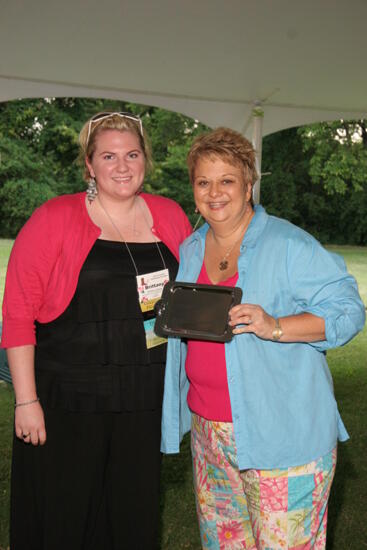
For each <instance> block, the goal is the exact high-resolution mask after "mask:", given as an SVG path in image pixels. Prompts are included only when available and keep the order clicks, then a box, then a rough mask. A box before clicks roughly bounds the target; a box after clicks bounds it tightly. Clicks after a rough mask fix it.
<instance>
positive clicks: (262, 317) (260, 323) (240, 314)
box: [229, 304, 275, 340]
mask: <svg viewBox="0 0 367 550" xmlns="http://www.w3.org/2000/svg"><path fill="white" fill-rule="evenodd" d="M229 319H230V321H229V324H230V326H231V327H236V328H234V329H233V334H241V333H243V332H252V333H253V334H256V336H258V337H259V338H263V339H264V340H272V339H273V330H274V328H275V319H274V317H272V316H271V315H268V314H267V313H266V311H264V310H263V308H262V307H261V306H257V305H253V304H239V305H238V306H234V307H233V308H232V309H231V310H230V312H229ZM237 325H243V326H241V327H239V326H237Z"/></svg>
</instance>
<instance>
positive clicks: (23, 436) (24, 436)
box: [22, 434, 31, 439]
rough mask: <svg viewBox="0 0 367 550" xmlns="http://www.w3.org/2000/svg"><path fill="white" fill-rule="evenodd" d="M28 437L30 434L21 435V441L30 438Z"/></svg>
mask: <svg viewBox="0 0 367 550" xmlns="http://www.w3.org/2000/svg"><path fill="white" fill-rule="evenodd" d="M30 435H31V434H23V435H22V438H23V439H26V438H27V437H28V436H30Z"/></svg>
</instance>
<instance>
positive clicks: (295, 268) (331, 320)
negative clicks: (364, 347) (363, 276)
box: [288, 235, 365, 351]
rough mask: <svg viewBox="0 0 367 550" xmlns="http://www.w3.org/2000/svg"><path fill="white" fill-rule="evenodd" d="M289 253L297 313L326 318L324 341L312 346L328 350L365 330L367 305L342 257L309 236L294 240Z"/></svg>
mask: <svg viewBox="0 0 367 550" xmlns="http://www.w3.org/2000/svg"><path fill="white" fill-rule="evenodd" d="M288 252H289V261H288V277H289V282H290V286H291V290H292V294H293V296H294V298H295V300H296V302H297V313H302V312H307V313H312V314H314V315H316V316H318V317H322V318H323V319H324V321H325V334H326V338H325V340H324V341H321V342H311V343H310V344H309V345H311V346H313V347H315V348H316V349H318V350H319V351H326V350H327V349H330V348H334V347H337V346H342V345H344V344H346V343H347V342H348V341H349V340H351V339H352V338H353V337H354V336H355V335H356V334H357V333H358V332H359V331H360V330H362V328H363V325H364V322H365V307H364V304H363V302H362V300H361V298H360V296H359V293H358V286H357V283H356V280H355V279H354V277H353V276H352V275H350V274H349V273H348V272H347V269H346V266H345V263H344V260H343V258H341V257H340V256H338V255H336V254H334V253H331V252H328V251H327V250H325V249H324V248H323V247H322V246H321V245H320V243H318V242H317V241H316V239H314V238H313V237H311V236H309V235H306V236H304V238H303V239H301V240H300V241H298V242H297V243H296V242H294V241H293V242H292V241H291V242H290V246H289V248H288Z"/></svg>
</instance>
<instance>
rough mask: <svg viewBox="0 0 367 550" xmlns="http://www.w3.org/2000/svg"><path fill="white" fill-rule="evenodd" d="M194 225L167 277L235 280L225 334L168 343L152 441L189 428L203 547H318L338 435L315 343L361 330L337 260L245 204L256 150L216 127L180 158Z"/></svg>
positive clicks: (351, 289) (352, 291)
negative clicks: (196, 218) (228, 335)
mask: <svg viewBox="0 0 367 550" xmlns="http://www.w3.org/2000/svg"><path fill="white" fill-rule="evenodd" d="M188 166H189V174H190V180H191V183H192V188H193V192H194V199H195V203H196V207H197V209H198V210H199V212H200V213H201V215H202V216H203V217H204V218H205V220H206V223H205V224H204V225H203V226H202V227H201V228H200V229H199V230H198V231H196V232H195V233H194V234H193V235H191V236H190V237H189V238H188V239H186V241H185V243H184V244H183V245H182V246H181V249H180V267H179V272H178V275H177V280H178V281H184V282H197V283H204V284H216V285H226V286H238V287H240V288H241V289H242V292H243V298H242V303H241V304H240V305H237V306H235V307H233V308H232V309H231V310H230V312H229V315H230V321H229V324H230V325H231V326H232V327H233V333H234V337H233V339H232V341H230V342H228V343H226V344H222V343H217V342H209V341H204V340H202V341H200V340H188V341H187V342H185V341H182V342H180V340H179V339H172V338H170V339H169V344H168V351H167V365H166V377H165V394H164V401H163V418H162V450H163V452H166V453H175V452H178V451H179V443H180V439H181V438H182V435H183V434H184V433H185V432H187V431H188V430H189V429H190V427H191V448H192V456H193V471H194V484H195V492H196V504H197V513H198V519H199V525H200V533H201V541H202V547H203V549H208V550H209V549H219V548H220V549H231V550H235V549H240V548H246V549H251V550H278V549H279V548H282V549H286V548H289V549H293V550H296V549H297V550H298V549H301V548H302V549H306V548H307V549H311V548H315V549H319V550H321V549H324V548H325V541H326V524H327V502H328V497H329V493H330V487H331V483H332V479H333V476H334V471H335V464H336V445H337V439H339V440H341V441H344V440H346V439H348V434H347V432H346V429H345V427H344V425H343V423H342V420H341V418H340V414H339V412H338V408H337V404H336V402H335V398H334V394H333V386H332V380H331V375H330V372H329V369H328V366H327V362H326V355H325V352H326V350H328V349H330V348H333V347H336V346H341V345H343V344H345V343H346V342H348V341H349V340H350V339H351V338H353V336H354V335H355V334H357V332H358V331H360V330H361V329H362V327H363V324H364V320H365V312H364V305H363V303H362V301H361V299H360V297H359V294H358V290H357V285H356V282H355V280H354V278H353V277H352V276H351V275H349V274H348V273H347V271H346V269H345V265H344V262H343V260H342V259H341V258H339V257H337V256H336V255H334V254H331V253H329V252H327V251H326V250H325V249H324V248H323V247H322V246H321V245H320V244H319V243H318V242H317V241H316V240H315V239H314V238H313V237H312V236H311V235H309V234H308V233H306V232H305V231H303V230H302V229H300V228H298V227H295V226H294V225H292V224H291V223H289V222H287V221H285V220H281V219H279V218H276V217H273V216H269V215H268V214H267V213H266V212H265V210H264V208H262V207H261V206H260V205H256V206H255V207H254V206H253V203H252V186H253V184H254V183H255V182H256V179H257V174H256V167H255V152H254V150H253V147H252V145H251V143H250V142H249V141H248V140H247V139H245V138H244V137H243V136H242V135H241V134H239V133H237V132H235V131H233V130H230V129H226V128H219V129H217V130H214V131H212V132H210V133H208V134H204V135H202V136H199V137H198V138H197V139H196V140H195V141H194V143H193V145H192V147H191V150H190V152H189V155H188Z"/></svg>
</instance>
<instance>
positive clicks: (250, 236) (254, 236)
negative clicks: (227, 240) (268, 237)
mask: <svg viewBox="0 0 367 550" xmlns="http://www.w3.org/2000/svg"><path fill="white" fill-rule="evenodd" d="M254 210H255V214H254V216H253V218H252V220H251V222H250V225H249V226H248V228H247V231H246V233H245V236H244V238H243V240H242V243H241V250H243V248H244V247H254V246H256V244H257V241H258V239H259V237H260V235H261V233H262V232H263V231H264V228H265V225H266V223H267V221H268V217H269V216H268V214H267V213H266V211H265V209H264V208H263V207H262V206H261V205H260V204H256V205H255V207H254ZM208 230H209V225H208V224H207V223H204V225H202V226H201V227H200V228H199V229H198V230H197V231H195V233H193V234H192V235H191V237H189V239H191V240H192V242H195V241H205V237H206V234H207V232H208Z"/></svg>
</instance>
